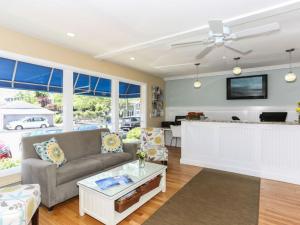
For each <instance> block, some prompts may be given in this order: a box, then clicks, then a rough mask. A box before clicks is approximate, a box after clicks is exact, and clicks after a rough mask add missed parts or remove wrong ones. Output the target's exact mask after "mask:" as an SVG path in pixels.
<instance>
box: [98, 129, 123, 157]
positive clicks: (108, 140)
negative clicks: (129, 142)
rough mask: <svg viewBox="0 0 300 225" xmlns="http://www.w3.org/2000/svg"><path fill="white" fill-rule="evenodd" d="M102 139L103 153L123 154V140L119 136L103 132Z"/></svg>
mask: <svg viewBox="0 0 300 225" xmlns="http://www.w3.org/2000/svg"><path fill="white" fill-rule="evenodd" d="M101 138H102V146H101V152H102V153H116V152H123V148H122V140H121V138H120V137H119V135H118V134H115V133H109V132H102V133H101Z"/></svg>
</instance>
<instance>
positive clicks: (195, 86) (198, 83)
mask: <svg viewBox="0 0 300 225" xmlns="http://www.w3.org/2000/svg"><path fill="white" fill-rule="evenodd" d="M199 65H200V63H196V64H195V66H196V70H197V75H196V80H195V81H194V88H196V89H198V88H200V87H201V82H200V81H199Z"/></svg>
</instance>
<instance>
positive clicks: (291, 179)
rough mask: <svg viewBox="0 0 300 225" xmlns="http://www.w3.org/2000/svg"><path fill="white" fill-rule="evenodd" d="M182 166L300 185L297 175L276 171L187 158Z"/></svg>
mask: <svg viewBox="0 0 300 225" xmlns="http://www.w3.org/2000/svg"><path fill="white" fill-rule="evenodd" d="M180 164H186V165H193V166H199V167H205V168H210V169H216V170H223V171H228V172H232V173H239V174H244V175H248V176H255V177H260V178H263V179H268V180H275V181H280V182H286V183H291V184H296V185H300V178H299V177H297V176H296V175H295V176H290V175H287V176H285V175H284V176H283V175H281V174H278V173H276V172H274V171H261V170H253V169H246V168H240V167H233V166H225V165H219V164H212V163H207V162H202V161H199V160H194V159H186V158H181V159H180Z"/></svg>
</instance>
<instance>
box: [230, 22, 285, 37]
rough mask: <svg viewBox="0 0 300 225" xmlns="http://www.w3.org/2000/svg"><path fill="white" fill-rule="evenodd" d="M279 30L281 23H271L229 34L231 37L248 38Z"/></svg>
mask: <svg viewBox="0 0 300 225" xmlns="http://www.w3.org/2000/svg"><path fill="white" fill-rule="evenodd" d="M279 30H280V25H279V23H270V24H267V25H263V26H259V27H254V28H250V29H247V30H243V31H240V32H237V33H234V34H231V35H230V36H229V39H233V40H237V39H242V38H247V37H254V36H259V35H264V34H268V33H271V32H274V31H279Z"/></svg>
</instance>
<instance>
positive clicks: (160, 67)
mask: <svg viewBox="0 0 300 225" xmlns="http://www.w3.org/2000/svg"><path fill="white" fill-rule="evenodd" d="M194 65H195V63H194V62H189V63H179V64H170V65H161V66H155V68H156V69H161V70H163V69H169V68H176V67H184V66H194ZM200 66H201V67H203V65H200Z"/></svg>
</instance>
